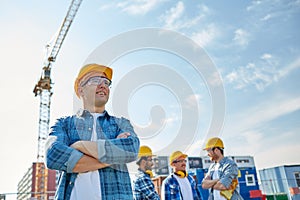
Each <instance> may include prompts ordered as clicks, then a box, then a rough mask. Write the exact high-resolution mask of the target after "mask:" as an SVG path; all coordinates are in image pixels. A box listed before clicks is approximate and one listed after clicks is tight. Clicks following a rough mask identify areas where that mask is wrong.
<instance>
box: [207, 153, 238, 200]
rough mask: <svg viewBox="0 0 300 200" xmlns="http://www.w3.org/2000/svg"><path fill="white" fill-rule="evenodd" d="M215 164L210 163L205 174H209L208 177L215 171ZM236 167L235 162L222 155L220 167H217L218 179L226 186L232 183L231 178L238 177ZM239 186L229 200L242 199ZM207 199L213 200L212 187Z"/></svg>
mask: <svg viewBox="0 0 300 200" xmlns="http://www.w3.org/2000/svg"><path fill="white" fill-rule="evenodd" d="M215 164H216V163H213V164H211V165H210V167H209V169H208V172H207V174H209V175H210V177H213V174H214V172H215V170H214V168H215ZM238 170H239V169H238V167H237V164H236V163H235V162H234V161H233V160H231V159H230V158H227V157H224V158H223V159H222V160H221V161H220V167H219V170H218V171H219V179H220V182H221V183H222V184H223V185H224V186H225V187H226V188H228V187H229V186H230V185H231V183H232V179H238ZM238 190H239V188H238V187H237V188H236V189H235V191H234V193H233V194H232V197H231V200H243V197H242V196H241V195H240V194H239V191H238ZM208 199H209V200H213V199H214V198H213V191H212V189H210V194H209V198H208Z"/></svg>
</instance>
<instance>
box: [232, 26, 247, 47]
mask: <svg viewBox="0 0 300 200" xmlns="http://www.w3.org/2000/svg"><path fill="white" fill-rule="evenodd" d="M249 36H250V34H249V33H248V32H247V31H246V30H243V29H237V30H236V31H235V32H234V38H233V41H234V42H235V43H236V44H238V45H240V46H242V47H244V46H247V45H248V43H249Z"/></svg>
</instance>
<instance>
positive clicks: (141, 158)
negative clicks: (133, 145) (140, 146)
mask: <svg viewBox="0 0 300 200" xmlns="http://www.w3.org/2000/svg"><path fill="white" fill-rule="evenodd" d="M148 157H149V156H142V157H140V158H139V159H137V161H136V164H137V165H140V164H141V162H142V160H147V159H148Z"/></svg>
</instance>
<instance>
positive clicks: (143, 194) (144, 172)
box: [133, 146, 160, 200]
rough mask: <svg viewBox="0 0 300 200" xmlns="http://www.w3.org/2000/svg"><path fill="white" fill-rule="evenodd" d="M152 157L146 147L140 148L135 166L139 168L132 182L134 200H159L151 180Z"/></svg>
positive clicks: (148, 148)
mask: <svg viewBox="0 0 300 200" xmlns="http://www.w3.org/2000/svg"><path fill="white" fill-rule="evenodd" d="M154 156H155V155H153V153H152V150H151V148H150V147H148V146H141V147H140V150H139V154H138V159H137V161H136V164H137V165H138V166H139V168H138V173H137V174H136V175H135V179H134V180H133V184H134V185H133V186H134V187H133V196H134V199H135V200H143V199H149V200H150V199H151V200H159V199H160V198H159V195H158V193H157V192H156V191H155V186H154V184H153V182H152V180H151V178H152V177H153V173H152V167H153V160H152V158H153V157H154Z"/></svg>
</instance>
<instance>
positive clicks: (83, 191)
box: [70, 113, 103, 200]
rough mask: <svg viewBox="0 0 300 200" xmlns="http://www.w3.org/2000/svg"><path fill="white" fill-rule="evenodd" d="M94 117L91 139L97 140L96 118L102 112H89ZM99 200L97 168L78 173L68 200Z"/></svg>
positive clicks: (99, 187) (99, 188)
mask: <svg viewBox="0 0 300 200" xmlns="http://www.w3.org/2000/svg"><path fill="white" fill-rule="evenodd" d="M91 114H92V115H93V117H94V125H93V134H92V137H91V141H96V140H97V133H96V120H97V118H98V117H99V116H103V113H91ZM81 199H89V200H101V186H100V176H99V172H98V170H95V171H90V172H85V173H79V174H78V175H77V178H76V180H75V183H74V187H73V190H72V193H71V198H70V200H81Z"/></svg>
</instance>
